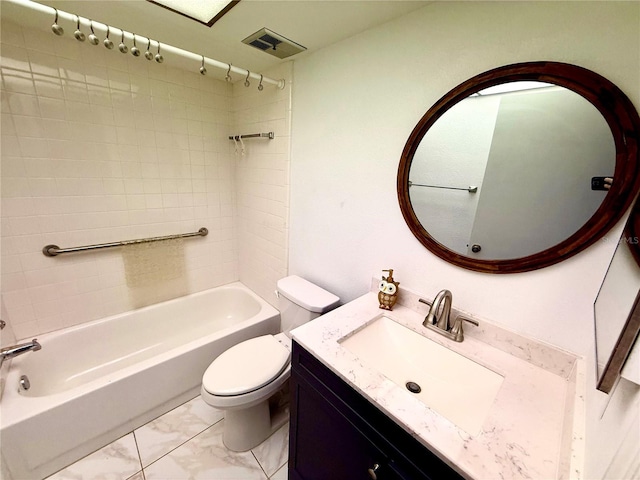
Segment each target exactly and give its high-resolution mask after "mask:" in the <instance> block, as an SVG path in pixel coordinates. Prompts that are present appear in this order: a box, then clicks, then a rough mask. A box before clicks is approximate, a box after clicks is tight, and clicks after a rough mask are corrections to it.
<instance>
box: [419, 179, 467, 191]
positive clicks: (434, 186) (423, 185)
mask: <svg viewBox="0 0 640 480" xmlns="http://www.w3.org/2000/svg"><path fill="white" fill-rule="evenodd" d="M409 186H410V187H429V188H444V189H446V190H465V191H467V192H469V193H476V192H477V191H478V187H476V186H475V185H470V186H468V187H443V186H440V185H425V184H424V183H413V182H412V181H411V180H409Z"/></svg>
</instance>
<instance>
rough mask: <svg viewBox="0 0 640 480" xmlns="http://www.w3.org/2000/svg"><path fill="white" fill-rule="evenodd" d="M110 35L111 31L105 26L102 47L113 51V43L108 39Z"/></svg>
mask: <svg viewBox="0 0 640 480" xmlns="http://www.w3.org/2000/svg"><path fill="white" fill-rule="evenodd" d="M110 33H111V29H110V28H109V25H107V38H105V39H104V41H103V42H102V43H104V46H105V47H107V48H108V49H109V50H111V49H113V42H112V41H111V40H110V39H109V34H110Z"/></svg>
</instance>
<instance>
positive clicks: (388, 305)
mask: <svg viewBox="0 0 640 480" xmlns="http://www.w3.org/2000/svg"><path fill="white" fill-rule="evenodd" d="M383 272H389V275H387V278H385V277H382V280H380V284H379V285H378V290H380V291H379V292H378V302H380V308H382V309H384V310H391V309H393V306H394V305H395V304H396V300H398V285H400V282H396V281H394V280H393V269H389V270H383Z"/></svg>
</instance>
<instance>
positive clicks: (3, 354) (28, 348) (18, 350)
mask: <svg viewBox="0 0 640 480" xmlns="http://www.w3.org/2000/svg"><path fill="white" fill-rule="evenodd" d="M41 348H42V345H40V344H39V343H38V340H37V339H36V338H34V339H33V340H31V341H30V342H26V343H21V344H19V345H12V346H11V347H5V348H3V349H2V350H0V360H1V361H3V362H4V361H5V359H7V358H13V357H17V356H18V355H22V354H23V353H27V352H32V351H33V352H35V351H37V350H40V349H41Z"/></svg>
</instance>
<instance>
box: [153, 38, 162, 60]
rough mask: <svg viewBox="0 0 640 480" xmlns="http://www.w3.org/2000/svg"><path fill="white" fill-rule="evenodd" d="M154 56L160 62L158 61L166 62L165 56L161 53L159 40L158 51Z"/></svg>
mask: <svg viewBox="0 0 640 480" xmlns="http://www.w3.org/2000/svg"><path fill="white" fill-rule="evenodd" d="M154 58H155V59H156V62H158V63H162V62H164V57H163V56H162V54H161V53H160V42H158V53H156V56H155V57H154Z"/></svg>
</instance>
